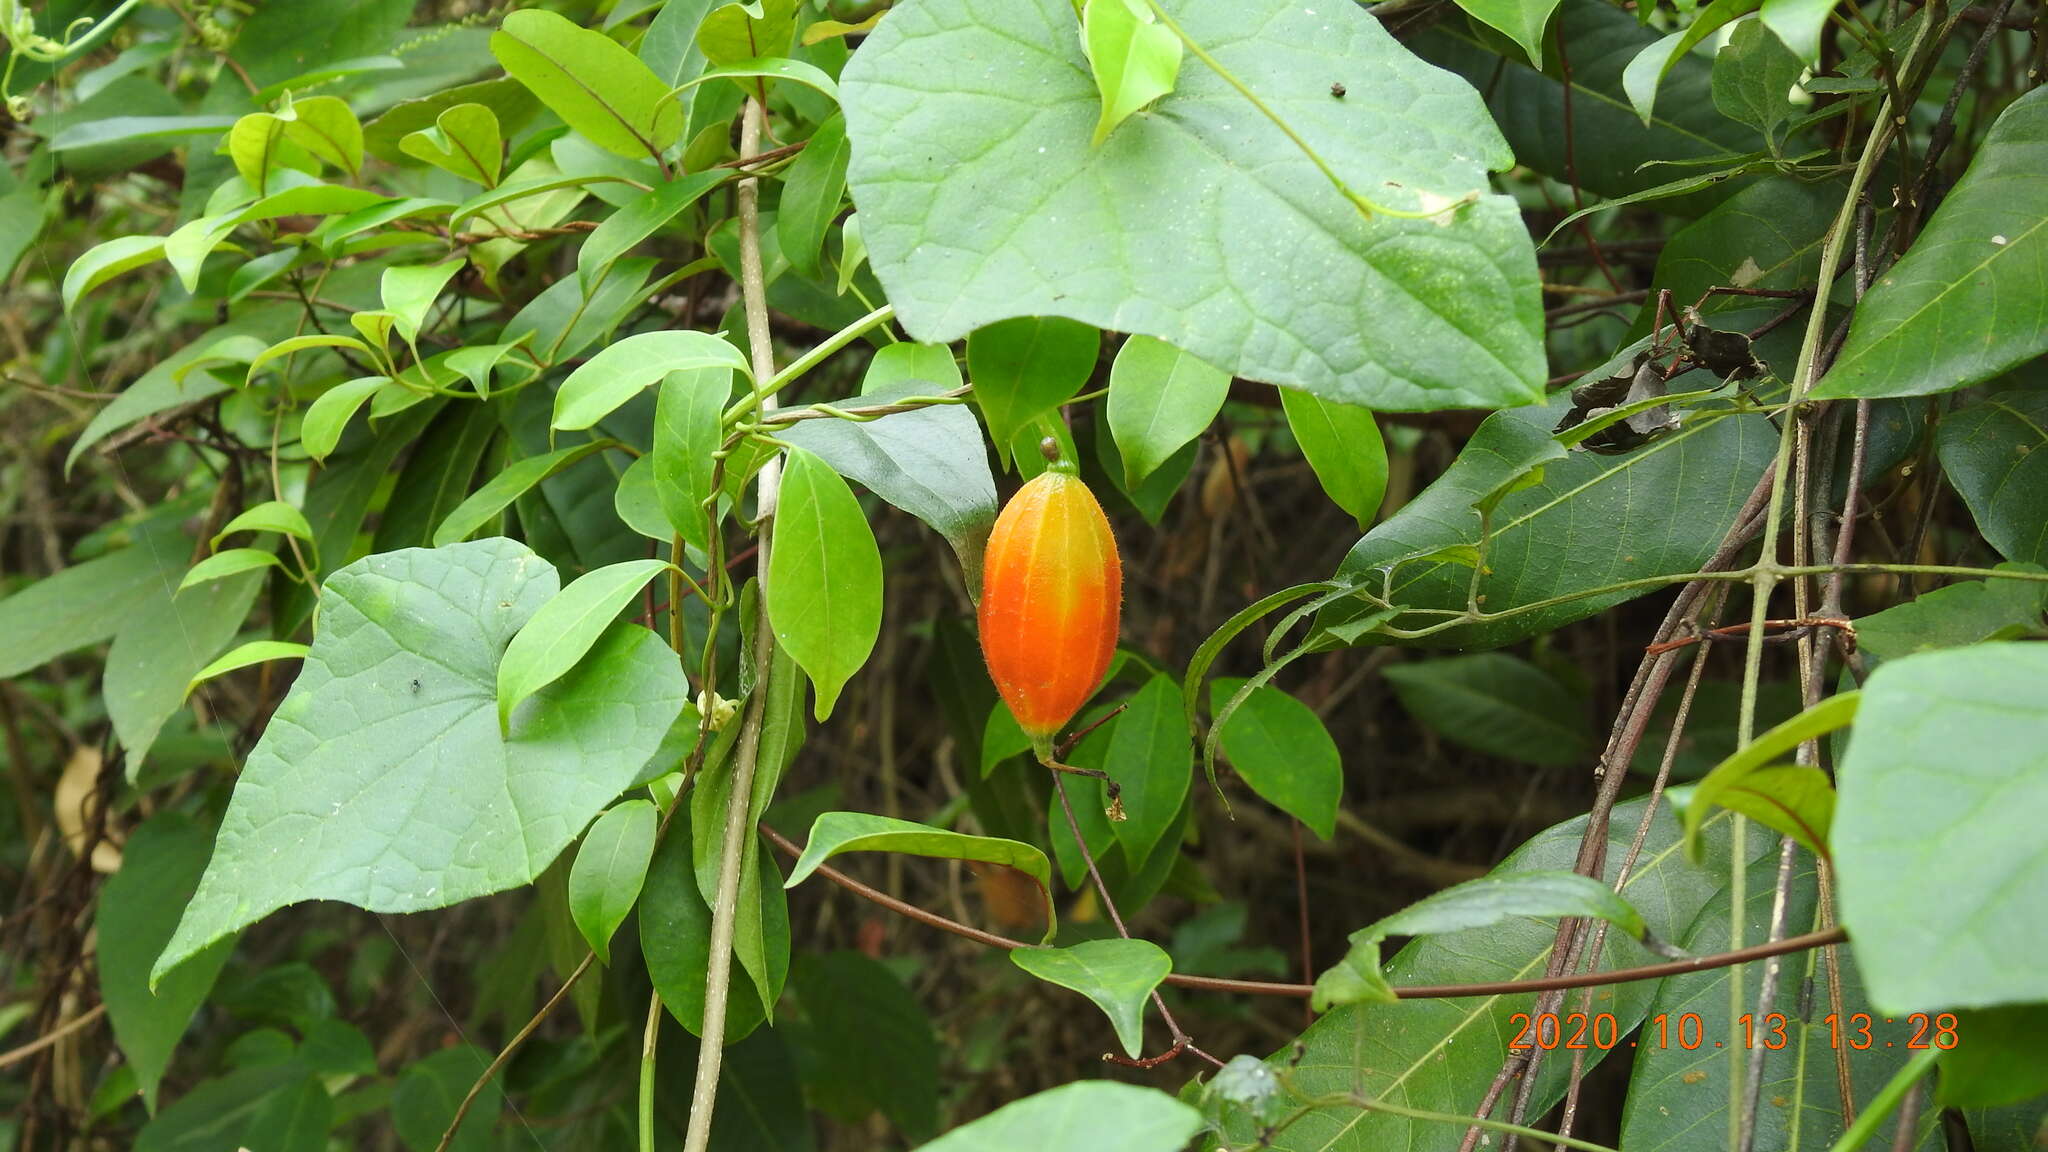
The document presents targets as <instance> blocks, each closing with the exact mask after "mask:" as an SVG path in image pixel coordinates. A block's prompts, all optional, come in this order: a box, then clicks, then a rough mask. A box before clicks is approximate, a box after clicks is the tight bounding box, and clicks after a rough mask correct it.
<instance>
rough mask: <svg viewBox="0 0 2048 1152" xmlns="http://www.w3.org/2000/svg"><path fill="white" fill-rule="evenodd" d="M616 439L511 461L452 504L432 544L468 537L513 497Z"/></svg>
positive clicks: (595, 441)
mask: <svg viewBox="0 0 2048 1152" xmlns="http://www.w3.org/2000/svg"><path fill="white" fill-rule="evenodd" d="M615 444H616V441H612V440H592V441H590V442H589V443H587V444H572V445H570V446H569V447H567V448H557V449H556V450H554V451H553V452H548V453H545V454H543V455H540V456H528V457H526V458H525V459H522V460H519V461H516V462H514V463H513V464H512V465H511V466H509V467H507V468H506V469H505V470H504V471H503V472H500V473H498V474H497V475H496V476H493V477H491V479H490V480H489V482H487V483H486V484H485V485H484V486H483V487H481V488H479V489H477V490H476V491H475V492H472V493H470V494H469V498H468V499H466V500H464V501H463V502H462V503H460V504H457V505H456V506H455V510H454V511H453V512H450V513H448V516H447V518H446V519H444V520H442V521H441V525H440V527H438V528H436V529H434V547H436V548H445V547H447V546H448V545H450V544H454V543H457V542H458V541H462V540H467V539H469V537H470V534H471V533H474V532H475V531H476V530H477V529H479V528H481V527H483V526H484V524H485V522H487V521H488V520H490V518H491V517H493V516H496V515H497V514H498V513H500V512H503V511H504V510H505V509H506V508H508V507H510V506H511V504H512V502H513V501H514V500H517V499H519V498H520V497H521V496H524V495H525V494H526V493H527V491H528V490H529V489H531V488H532V487H533V486H534V485H536V484H538V483H540V482H541V481H543V480H546V479H547V478H548V477H550V476H553V475H555V474H556V473H558V472H560V471H561V470H562V469H564V468H567V467H569V466H570V465H571V464H574V463H576V462H577V461H578V460H581V459H583V458H584V457H585V456H589V455H591V454H592V453H595V452H602V451H603V450H605V449H606V448H610V447H613V446H614V445H615Z"/></svg>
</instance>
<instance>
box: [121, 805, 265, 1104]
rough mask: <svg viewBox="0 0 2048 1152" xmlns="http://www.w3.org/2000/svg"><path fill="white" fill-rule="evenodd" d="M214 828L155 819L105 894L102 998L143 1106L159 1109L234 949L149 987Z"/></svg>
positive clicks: (213, 952) (222, 945)
mask: <svg viewBox="0 0 2048 1152" xmlns="http://www.w3.org/2000/svg"><path fill="white" fill-rule="evenodd" d="M212 847H213V844H212V837H211V836H209V835H208V834H207V830H206V829H205V828H203V827H201V826H199V825H197V824H195V823H193V822H192V821H191V820H190V819H188V818H187V817H185V816H183V815H180V814H179V813H176V812H166V813H163V814H162V815H159V816H155V817H152V818H151V819H149V820H147V821H145V822H144V823H143V825H142V826H141V827H140V828H137V829H136V830H135V832H134V834H133V835H131V836H130V837H129V839H128V844H127V847H126V849H125V850H124V851H123V852H122V855H121V870H120V871H119V872H116V873H114V875H113V876H112V877H111V878H109V879H108V880H107V886H106V887H105V888H104V889H102V890H101V892H100V903H99V911H98V912H97V913H96V914H95V916H94V920H93V923H94V925H95V927H97V929H98V931H99V941H100V946H99V973H100V999H101V1001H102V1002H104V1003H105V1004H106V1006H107V1017H108V1019H109V1020H110V1021H111V1022H112V1023H113V1026H114V1039H115V1041H116V1042H117V1043H119V1044H120V1045H121V1054H122V1055H123V1056H125V1057H126V1058H127V1060H128V1066H129V1067H130V1068H132V1069H134V1071H135V1079H136V1082H137V1083H138V1084H139V1085H140V1086H141V1088H142V1098H143V1101H144V1102H145V1103H146V1104H147V1105H148V1106H149V1108H150V1110H151V1111H154V1110H155V1109H156V1090H157V1085H158V1084H159V1083H161V1082H162V1080H163V1076H164V1069H166V1068H167V1067H169V1066H170V1062H171V1052H172V1050H173V1049H175V1048H176V1047H177V1046H178V1039H179V1037H181V1036H183V1035H184V1034H185V1027H186V1025H188V1024H190V1023H191V1022H192V1014H193V1013H194V1012H196V1011H198V1010H199V1005H200V1004H202V1003H204V1002H205V1000H206V994H207V992H208V991H210V990H211V989H212V988H213V982H214V979H215V978H216V977H218V976H219V975H220V969H221V965H222V964H225V963H227V958H228V952H229V950H230V949H231V948H233V946H234V944H233V941H231V940H222V941H219V942H218V943H216V944H214V945H213V946H212V947H210V948H208V949H206V950H205V951H203V952H201V953H200V954H199V955H197V956H194V957H193V958H192V959H191V960H190V961H189V962H187V963H185V964H181V965H179V966H178V967H177V968H175V969H173V970H172V971H170V972H169V973H166V974H165V976H164V978H163V979H162V980H161V981H159V982H158V983H157V986H156V991H155V992H154V993H152V992H151V991H150V989H149V966H150V964H151V963H152V962H153V961H154V960H155V959H156V954H157V953H158V952H160V951H162V950H163V946H164V945H165V944H166V943H168V942H169V941H170V938H171V931H172V929H174V928H176V927H177V926H178V909H180V908H182V907H184V906H185V901H187V900H190V899H191V898H192V890H193V889H194V888H196V887H198V885H199V874H200V872H201V871H202V870H204V869H205V867H206V854H207V853H208V852H209V851H210V850H211V849H212Z"/></svg>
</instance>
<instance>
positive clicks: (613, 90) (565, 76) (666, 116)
mask: <svg viewBox="0 0 2048 1152" xmlns="http://www.w3.org/2000/svg"><path fill="white" fill-rule="evenodd" d="M491 52H492V54H493V55H495V56H497V58H498V62H499V63H500V64H503V65H504V66H505V71H507V72H509V73H511V74H512V76H513V78H514V79H516V80H518V81H519V82H520V83H521V84H524V85H526V86H527V87H528V88H530V89H532V90H533V94H534V95H535V96H538V97H540V100H541V103H543V104H546V105H547V106H548V107H549V108H550V109H553V111H554V113H555V114H556V115H557V116H560V117H561V118H562V119H563V120H564V121H566V122H567V123H568V125H569V127H571V128H574V129H575V130H576V131H578V132H580V133H582V134H583V135H584V136H585V137H587V138H588V139H589V140H590V142H591V143H593V144H596V145H597V146H598V147H600V148H603V149H605V150H606V151H609V152H615V153H617V154H618V155H621V156H626V157H639V156H646V155H650V154H653V155H660V154H661V153H662V152H663V151H664V150H666V149H667V148H668V146H669V145H671V144H674V143H675V142H676V140H677V139H678V138H680V137H681V136H682V132H683V106H682V105H681V104H680V103H678V102H676V101H675V100H673V99H671V98H670V97H669V95H668V85H666V84H664V83H662V82H661V80H660V78H658V77H656V76H655V74H654V73H653V72H651V71H649V70H648V67H647V65H645V64H642V63H641V62H640V60H639V58H638V57H636V56H634V55H633V54H632V53H631V52H628V51H627V50H626V49H625V48H623V47H621V46H620V45H619V44H618V43H617V42H615V41H613V40H612V39H611V37H609V36H606V35H605V34H604V33H602V32H594V31H592V30H590V29H588V28H582V27H578V26H577V25H575V24H573V23H571V22H569V21H568V20H566V19H564V18H563V17H561V16H559V15H556V14H555V13H553V12H549V11H547V10H545V9H539V8H528V9H523V10H521V11H518V12H513V13H511V14H509V15H507V16H506V17H505V23H504V25H503V27H502V30H500V31H498V32H495V33H493V34H492V35H491Z"/></svg>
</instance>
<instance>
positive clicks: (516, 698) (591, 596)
mask: <svg viewBox="0 0 2048 1152" xmlns="http://www.w3.org/2000/svg"><path fill="white" fill-rule="evenodd" d="M667 567H668V562H667V561H665V560H628V561H626V562H625V563H623V564H610V565H607V566H605V567H603V568H598V569H596V570H594V571H591V572H586V573H584V574H583V575H581V576H579V577H577V578H576V579H575V580H574V581H571V582H570V584H569V586H568V587H566V588H564V589H562V590H561V591H560V592H558V593H556V594H555V595H554V596H553V597H552V598H550V599H549V600H548V602H547V603H545V604H542V605H541V606H540V608H539V610H538V611H536V612H534V614H533V616H532V618H531V619H529V620H527V622H526V623H525V625H524V626H522V627H521V628H520V629H519V632H518V633H517V634H516V635H514V636H513V637H512V642H511V643H510V644H509V645H507V646H506V648H505V656H504V659H503V660H501V661H499V663H498V730H499V731H500V732H501V733H502V732H507V731H509V730H510V727H511V723H512V709H514V708H515V707H517V706H518V705H519V702H520V701H522V700H524V699H526V698H527V697H528V696H531V695H533V694H534V693H535V692H538V691H540V690H541V689H542V688H545V687H547V686H548V685H550V684H552V683H554V682H555V681H556V680H559V679H561V678H562V677H563V676H564V675H567V674H568V672H569V670H570V669H571V668H574V667H575V666H576V662H577V661H579V660H581V659H583V655H584V653H586V652H589V651H590V648H591V645H593V644H596V643H597V641H598V637H600V636H603V635H604V634H605V632H606V631H607V630H609V629H610V628H611V626H612V623H613V622H614V621H616V620H617V619H618V618H619V613H620V612H622V611H624V610H625V607H626V605H627V604H629V603H631V602H632V600H633V598H634V597H635V596H638V595H639V594H640V590H641V589H642V588H645V587H646V586H647V582H648V581H649V580H652V579H654V576H655V574H656V573H658V572H660V571H662V570H664V569H666V568H667Z"/></svg>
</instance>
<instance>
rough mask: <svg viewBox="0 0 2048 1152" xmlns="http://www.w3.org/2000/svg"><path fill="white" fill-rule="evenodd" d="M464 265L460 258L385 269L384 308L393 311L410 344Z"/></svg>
mask: <svg viewBox="0 0 2048 1152" xmlns="http://www.w3.org/2000/svg"><path fill="white" fill-rule="evenodd" d="M463 265H464V261H462V260H459V259H458V260H443V261H441V262H440V263H438V264H400V265H394V266H393V267H390V268H386V269H385V270H384V277H383V280H382V281H381V284H380V295H381V296H382V298H383V302H384V310H385V311H386V312H389V313H391V318H392V326H393V327H395V328H397V329H398V334H399V335H401V336H403V337H405V339H406V341H407V342H408V343H410V342H411V341H413V340H416V339H418V338H419V334H420V325H422V324H424V323H426V321H427V312H428V310H429V309H431V308H433V306H434V301H435V300H437V299H439V298H440V296H441V290H442V289H443V288H446V287H447V286H448V281H450V280H453V279H454V278H455V274H456V273H457V272H460V271H462V268H463Z"/></svg>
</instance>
